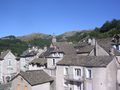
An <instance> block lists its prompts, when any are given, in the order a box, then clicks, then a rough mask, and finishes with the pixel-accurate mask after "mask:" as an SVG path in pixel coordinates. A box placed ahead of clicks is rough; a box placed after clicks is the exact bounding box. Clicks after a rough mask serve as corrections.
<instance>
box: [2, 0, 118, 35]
mask: <svg viewBox="0 0 120 90" xmlns="http://www.w3.org/2000/svg"><path fill="white" fill-rule="evenodd" d="M114 18H115V19H120V0H0V37H2V36H6V35H11V34H12V35H16V36H19V35H25V34H30V33H33V32H35V33H36V32H39V33H45V34H53V33H55V34H62V33H64V32H67V31H73V30H84V29H94V28H95V27H99V26H101V25H102V24H103V23H104V22H105V21H107V20H112V19H114Z"/></svg>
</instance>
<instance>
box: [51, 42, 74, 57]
mask: <svg viewBox="0 0 120 90" xmlns="http://www.w3.org/2000/svg"><path fill="white" fill-rule="evenodd" d="M53 44H54V45H55V46H56V47H58V48H59V50H60V51H63V52H64V53H65V54H66V55H72V54H76V51H75V49H74V45H73V44H70V43H68V42H56V43H53Z"/></svg>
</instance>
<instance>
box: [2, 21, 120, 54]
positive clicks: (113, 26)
mask: <svg viewBox="0 0 120 90" xmlns="http://www.w3.org/2000/svg"><path fill="white" fill-rule="evenodd" d="M115 34H120V20H116V19H113V20H112V21H106V22H105V23H104V24H103V25H102V26H101V27H96V28H95V29H94V30H83V31H72V32H66V33H64V34H62V35H58V36H56V37H57V40H58V41H68V42H73V43H76V42H79V41H80V40H82V39H84V38H86V37H88V36H89V37H95V38H107V37H112V36H113V35H115ZM51 38H52V36H51V35H46V34H41V33H33V34H30V35H25V36H20V37H15V36H13V35H10V36H6V37H3V38H0V52H1V51H3V50H7V49H10V50H12V52H13V53H14V54H16V55H18V56H19V55H20V54H21V53H22V52H23V51H24V50H26V49H27V48H28V47H30V46H39V47H40V48H43V47H44V46H49V45H50V43H51Z"/></svg>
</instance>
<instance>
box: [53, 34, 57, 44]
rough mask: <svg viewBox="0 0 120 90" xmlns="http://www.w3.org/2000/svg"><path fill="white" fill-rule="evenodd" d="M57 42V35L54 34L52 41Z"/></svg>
mask: <svg viewBox="0 0 120 90" xmlns="http://www.w3.org/2000/svg"><path fill="white" fill-rule="evenodd" d="M55 42H57V39H56V36H55V35H53V37H52V43H55Z"/></svg>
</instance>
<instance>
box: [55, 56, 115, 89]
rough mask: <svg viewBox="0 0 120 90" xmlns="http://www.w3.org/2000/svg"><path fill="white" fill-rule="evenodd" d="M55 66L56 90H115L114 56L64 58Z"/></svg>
mask: <svg viewBox="0 0 120 90" xmlns="http://www.w3.org/2000/svg"><path fill="white" fill-rule="evenodd" d="M57 65H58V66H57V70H56V71H57V72H56V76H57V77H56V87H57V89H56V90H117V89H116V87H117V84H116V83H117V80H116V79H117V64H116V58H115V57H114V56H77V57H73V56H70V57H67V56H66V57H64V59H63V60H62V61H60V62H58V63H57ZM59 81H61V82H59Z"/></svg>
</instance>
